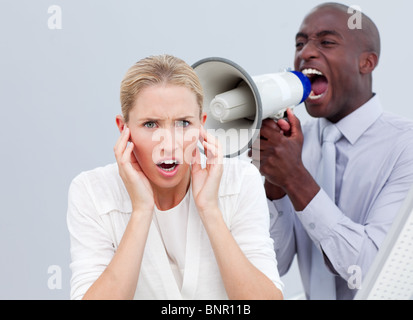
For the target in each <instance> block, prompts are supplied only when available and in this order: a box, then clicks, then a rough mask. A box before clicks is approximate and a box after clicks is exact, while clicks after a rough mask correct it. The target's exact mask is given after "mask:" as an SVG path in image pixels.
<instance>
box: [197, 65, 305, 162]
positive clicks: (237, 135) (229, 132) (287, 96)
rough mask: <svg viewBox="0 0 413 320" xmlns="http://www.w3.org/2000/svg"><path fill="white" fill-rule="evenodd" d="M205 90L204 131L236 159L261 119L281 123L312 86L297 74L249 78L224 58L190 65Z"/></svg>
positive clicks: (244, 72) (288, 72)
mask: <svg viewBox="0 0 413 320" xmlns="http://www.w3.org/2000/svg"><path fill="white" fill-rule="evenodd" d="M192 68H193V69H194V70H195V73H196V74H197V75H198V78H199V80H200V82H201V85H202V87H203V90H204V105H203V111H204V112H206V113H207V120H206V123H205V129H206V130H208V131H210V130H213V131H214V132H213V134H214V135H215V136H216V137H217V138H218V139H219V141H220V143H221V145H222V148H223V152H224V155H225V157H237V156H239V155H241V154H243V153H244V152H245V151H247V150H248V149H249V148H250V147H251V146H252V143H253V142H254V141H255V139H256V138H257V136H258V134H259V130H260V128H261V123H262V120H263V119H266V118H273V119H280V118H282V117H283V116H284V113H285V111H286V109H287V108H289V107H294V106H296V105H298V104H300V103H302V102H303V101H304V100H305V99H307V97H308V96H309V94H310V92H311V82H310V80H309V79H308V77H306V76H305V75H304V74H302V73H301V72H297V71H285V72H280V73H272V74H264V75H259V76H254V77H251V76H250V75H249V74H248V73H247V72H246V71H245V70H244V69H243V68H241V67H240V66H239V65H237V64H236V63H234V62H233V61H230V60H228V59H225V58H218V57H212V58H205V59H202V60H200V61H198V62H196V63H194V64H193V65H192Z"/></svg>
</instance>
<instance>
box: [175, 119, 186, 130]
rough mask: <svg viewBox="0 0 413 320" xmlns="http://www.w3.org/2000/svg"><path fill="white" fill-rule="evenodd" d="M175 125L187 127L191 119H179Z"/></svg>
mask: <svg viewBox="0 0 413 320" xmlns="http://www.w3.org/2000/svg"><path fill="white" fill-rule="evenodd" d="M175 125H176V126H177V127H181V128H185V127H187V126H189V121H186V120H178V121H176V122H175Z"/></svg>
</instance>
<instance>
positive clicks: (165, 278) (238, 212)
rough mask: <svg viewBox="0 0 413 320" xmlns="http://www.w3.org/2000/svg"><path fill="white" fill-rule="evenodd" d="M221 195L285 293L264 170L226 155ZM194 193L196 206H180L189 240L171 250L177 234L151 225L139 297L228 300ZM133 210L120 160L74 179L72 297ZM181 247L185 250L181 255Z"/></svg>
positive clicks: (254, 255)
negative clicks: (274, 239)
mask: <svg viewBox="0 0 413 320" xmlns="http://www.w3.org/2000/svg"><path fill="white" fill-rule="evenodd" d="M218 197H219V206H220V209H221V212H222V214H223V218H224V221H225V223H226V225H227V226H228V228H229V230H230V231H231V234H232V235H233V237H234V239H235V241H236V242H237V243H238V245H239V246H240V248H241V250H242V251H243V253H244V254H245V256H246V257H247V258H248V259H249V260H250V261H251V263H252V264H253V265H255V266H256V267H257V268H258V269H259V270H260V271H261V272H263V273H264V274H265V275H266V276H267V277H268V278H269V279H270V280H271V281H272V282H273V283H274V284H275V285H276V286H277V287H278V288H279V289H280V290H282V289H283V284H282V282H281V280H280V277H279V274H278V271H277V261H276V258H275V252H274V247H273V240H272V239H271V237H270V234H269V223H270V221H269V212H268V206H267V203H266V198H265V191H264V187H263V185H262V179H261V176H260V174H259V172H258V170H257V169H256V168H255V167H254V166H253V165H252V164H250V163H248V162H246V161H242V160H239V159H225V161H224V171H223V175H222V179H221V184H220V188H219V194H218ZM188 198H189V203H188V202H186V200H187V198H186V197H185V198H184V199H183V202H181V204H180V205H179V206H178V207H181V210H183V211H185V212H182V214H183V215H187V218H186V217H184V218H183V219H180V221H181V222H182V223H184V224H186V233H187V235H186V240H185V238H180V239H181V241H179V240H178V242H177V243H175V244H172V245H170V243H168V245H167V246H166V248H165V244H164V242H163V241H167V238H168V237H170V236H171V234H169V233H168V232H166V233H165V232H164V229H165V225H164V224H163V223H162V222H163V221H161V224H160V225H159V224H158V225H157V224H156V223H155V221H153V222H152V224H151V226H150V229H149V234H148V238H147V241H146V246H145V251H144V256H143V260H142V264H141V271H140V274H139V280H138V285H137V288H136V292H135V299H206V300H213V299H227V298H228V297H227V294H226V291H225V288H224V284H223V281H222V278H221V275H220V272H219V268H218V265H217V263H216V260H215V256H214V252H213V250H212V247H211V244H210V241H209V238H208V235H207V233H206V230H205V229H204V226H203V224H202V221H201V219H200V217H199V214H198V211H197V209H196V205H195V202H194V200H193V197H192V195H191V194H190V191H189V194H188ZM182 208H183V209H182ZM131 211H132V207H131V201H130V198H129V195H128V193H127V191H126V188H125V186H124V184H123V181H122V179H121V178H120V176H119V172H118V166H117V164H111V165H108V166H106V167H102V168H97V169H94V170H91V171H87V172H83V173H81V174H80V175H79V176H77V177H76V178H75V179H74V180H73V181H72V184H71V186H70V190H69V203H68V214H67V223H68V229H69V233H70V240H71V248H70V249H71V256H72V262H71V264H70V267H71V270H72V278H71V298H72V299H80V298H82V297H83V295H84V294H85V293H86V291H87V290H88V288H89V287H90V286H91V285H92V284H93V283H94V282H95V281H96V279H97V278H98V277H99V276H100V275H101V273H102V272H103V271H104V270H105V268H106V267H107V265H108V264H109V263H110V261H111V259H112V257H113V255H114V253H115V251H116V249H117V247H118V245H119V243H120V241H121V239H122V235H123V233H124V230H125V228H126V225H127V223H128V221H129V218H130V214H131ZM173 211H174V210H173ZM163 213H166V214H168V212H156V213H155V217H154V219H156V215H158V214H163ZM174 214H179V212H174ZM161 220H162V218H161ZM157 222H158V223H159V222H160V221H157ZM157 226H160V228H158V227H157ZM171 227H173V226H171ZM184 228H185V226H184ZM181 230H182V228H181ZM182 239H183V240H182ZM182 241H186V242H185V243H182ZM223 245H225V244H223ZM182 248H184V250H185V252H184V254H180V253H178V252H177V250H181V249H182ZM234 267H235V266H234ZM177 271H178V273H176V272H177Z"/></svg>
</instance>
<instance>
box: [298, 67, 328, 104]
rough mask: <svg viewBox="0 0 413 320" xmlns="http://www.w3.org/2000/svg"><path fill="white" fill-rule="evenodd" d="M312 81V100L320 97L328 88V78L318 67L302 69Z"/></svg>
mask: <svg viewBox="0 0 413 320" xmlns="http://www.w3.org/2000/svg"><path fill="white" fill-rule="evenodd" d="M301 72H302V73H303V74H304V75H306V76H307V77H308V78H309V79H310V81H311V93H310V95H309V96H308V99H310V100H317V99H320V98H321V97H322V96H323V95H324V93H326V91H327V88H328V80H327V78H326V77H325V76H324V75H323V73H322V72H321V71H319V70H317V69H311V68H308V69H303V70H302V71H301Z"/></svg>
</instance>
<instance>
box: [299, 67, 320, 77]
mask: <svg viewBox="0 0 413 320" xmlns="http://www.w3.org/2000/svg"><path fill="white" fill-rule="evenodd" d="M301 72H302V73H303V74H304V75H306V76H308V75H318V76H322V75H323V73H322V72H321V71H318V70H316V69H311V68H309V69H304V70H302V71H301Z"/></svg>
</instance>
